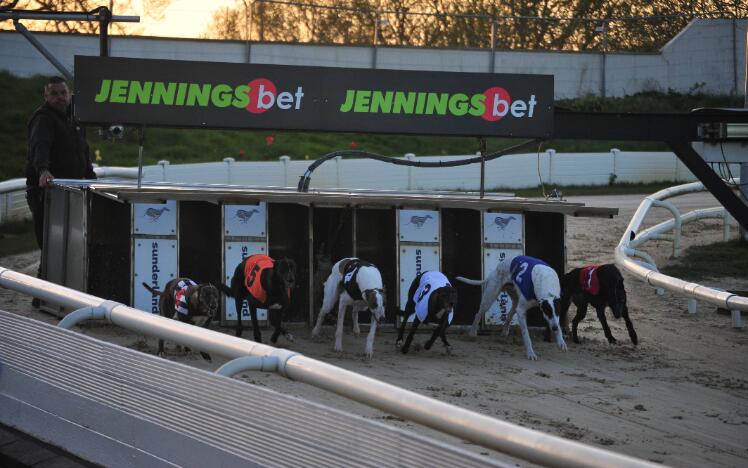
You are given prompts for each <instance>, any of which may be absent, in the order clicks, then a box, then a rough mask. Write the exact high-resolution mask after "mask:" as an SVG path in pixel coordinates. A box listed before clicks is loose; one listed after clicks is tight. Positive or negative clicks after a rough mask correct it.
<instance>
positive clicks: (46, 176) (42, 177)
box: [39, 169, 55, 188]
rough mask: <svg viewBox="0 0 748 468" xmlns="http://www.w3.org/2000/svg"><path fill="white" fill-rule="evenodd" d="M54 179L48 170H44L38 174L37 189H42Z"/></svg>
mask: <svg viewBox="0 0 748 468" xmlns="http://www.w3.org/2000/svg"><path fill="white" fill-rule="evenodd" d="M54 179H55V177H54V176H53V175H52V174H50V173H49V171H48V170H46V169H45V170H43V171H42V172H41V173H40V174H39V187H42V188H44V187H46V186H47V185H48V184H49V183H50V182H51V181H53V180H54Z"/></svg>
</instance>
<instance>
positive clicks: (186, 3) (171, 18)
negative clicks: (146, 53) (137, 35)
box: [114, 0, 236, 37]
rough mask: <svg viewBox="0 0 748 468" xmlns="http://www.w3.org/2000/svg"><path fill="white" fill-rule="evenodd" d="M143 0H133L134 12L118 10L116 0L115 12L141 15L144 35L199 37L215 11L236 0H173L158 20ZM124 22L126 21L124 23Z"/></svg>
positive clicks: (231, 5)
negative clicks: (150, 12) (148, 12)
mask: <svg viewBox="0 0 748 468" xmlns="http://www.w3.org/2000/svg"><path fill="white" fill-rule="evenodd" d="M143 3H144V2H143V1H142V0H133V2H132V6H133V9H134V10H135V11H134V12H118V11H117V2H116V1H115V2H114V14H115V15H117V14H120V15H131V14H135V15H139V16H140V23H136V24H137V25H138V26H139V27H140V28H142V33H141V34H142V35H144V36H162V37H199V36H200V34H202V33H203V32H204V31H205V28H206V27H207V26H208V24H209V23H210V20H211V18H212V17H213V12H214V11H215V10H217V9H218V8H220V7H224V6H229V7H233V6H234V5H235V4H236V1H235V0H211V1H205V0H172V1H171V4H170V5H169V6H168V8H166V10H164V15H163V19H161V20H157V19H154V18H152V17H150V16H148V15H146V13H145V11H144V7H143ZM123 24H124V23H123Z"/></svg>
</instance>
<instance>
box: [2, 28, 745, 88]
mask: <svg viewBox="0 0 748 468" xmlns="http://www.w3.org/2000/svg"><path fill="white" fill-rule="evenodd" d="M747 27H748V20H735V21H733V20H695V21H693V22H691V23H690V24H689V25H688V26H687V27H686V28H684V29H683V31H681V32H680V33H679V34H678V35H677V36H676V37H674V38H673V39H672V40H671V41H670V42H669V43H668V44H666V45H665V47H663V48H662V50H661V51H660V52H659V53H648V54H637V53H610V54H608V55H607V56H606V61H605V62H606V65H605V68H606V71H605V82H606V94H607V95H608V96H622V95H624V94H633V93H636V92H639V91H650V90H659V91H667V90H668V89H673V90H675V91H679V92H688V91H689V90H691V89H693V87H694V86H695V85H697V84H700V83H704V85H703V87H702V88H701V90H703V91H705V92H709V93H717V94H730V93H737V94H742V93H743V83H744V79H745V78H744V76H745V45H746V29H747ZM35 36H36V37H37V38H38V39H39V40H40V42H41V43H42V44H44V46H45V47H47V48H48V49H49V50H50V51H51V52H52V53H53V54H54V55H55V56H56V57H57V58H58V59H59V60H60V61H61V62H62V63H63V64H65V65H66V66H67V67H68V68H69V69H70V70H71V71H72V68H73V56H74V55H75V54H79V55H98V53H99V43H98V37H96V36H73V35H61V34H48V33H35ZM110 55H112V56H119V57H135V58H159V59H179V60H197V61H214V62H234V63H246V62H247V58H248V56H249V61H250V62H251V63H264V64H283V65H315V66H330V67H347V68H371V67H372V66H373V62H374V50H373V48H372V47H354V46H336V45H308V44H276V43H256V44H253V45H252V47H251V50H248V47H247V44H246V43H243V42H228V41H208V40H197V39H195V40H184V39H160V38H146V37H135V36H134V37H124V36H114V37H112V38H111V51H110ZM490 58H491V57H490V51H488V50H476V49H472V50H465V49H460V50H456V49H429V48H414V47H380V48H379V49H378V50H377V54H376V67H377V68H389V69H400V70H434V71H456V72H488V71H489V67H490ZM602 65H603V59H602V55H601V54H599V53H590V52H538V51H501V52H496V55H495V65H494V71H495V72H497V73H540V74H552V75H554V76H555V94H556V98H557V99H562V98H571V97H577V96H583V95H587V94H600V93H601V90H602V87H601V85H602ZM0 69H3V70H7V71H10V72H11V73H13V74H15V75H18V76H31V75H35V74H45V75H49V74H54V73H56V71H55V69H54V68H53V67H52V66H51V65H50V64H48V63H47V61H46V60H45V59H44V58H43V57H42V55H41V54H40V53H39V52H37V51H36V49H34V48H33V47H32V46H31V45H30V44H29V43H28V41H27V40H26V39H25V38H24V37H23V36H21V35H20V34H18V33H16V32H10V31H1V32H0Z"/></svg>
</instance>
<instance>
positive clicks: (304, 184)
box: [296, 138, 542, 192]
mask: <svg viewBox="0 0 748 468" xmlns="http://www.w3.org/2000/svg"><path fill="white" fill-rule="evenodd" d="M541 141H542V140H541V139H540V138H536V139H534V140H528V141H525V142H523V143H520V144H517V145H514V146H510V147H509V148H504V149H502V150H499V151H496V152H495V153H491V154H487V155H486V156H485V158H484V157H483V156H476V157H473V158H468V159H460V160H458V161H434V162H425V161H410V160H408V159H399V158H393V157H390V156H382V155H381V154H374V153H367V152H366V151H360V150H343V151H334V152H332V153H328V154H326V155H324V156H322V157H320V158H319V159H317V160H316V161H314V162H313V163H312V164H310V165H309V167H308V168H307V170H306V172H304V175H303V176H301V177H300V178H299V185H298V186H297V188H296V189H297V191H299V192H308V191H309V182H310V180H311V175H312V172H314V170H315V169H317V168H318V167H319V166H321V165H322V164H324V163H325V162H326V161H329V160H330V159H333V158H336V157H338V156H341V157H345V156H356V157H361V158H368V159H375V160H377V161H382V162H386V163H390V164H395V165H398V166H411V167H457V166H466V165H468V164H474V163H478V162H481V160H485V161H491V160H493V159H496V158H500V157H501V156H505V155H507V154H509V153H513V152H514V151H517V150H519V149H522V148H525V147H527V146H531V145H534V144H536V143H538V142H541Z"/></svg>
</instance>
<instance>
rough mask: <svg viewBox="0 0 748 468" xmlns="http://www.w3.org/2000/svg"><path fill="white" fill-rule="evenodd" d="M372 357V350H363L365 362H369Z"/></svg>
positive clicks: (367, 348)
mask: <svg viewBox="0 0 748 468" xmlns="http://www.w3.org/2000/svg"><path fill="white" fill-rule="evenodd" d="M373 356H374V348H369V347H368V346H367V347H366V349H365V350H364V358H365V359H366V360H367V361H371V358H372V357H373Z"/></svg>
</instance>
